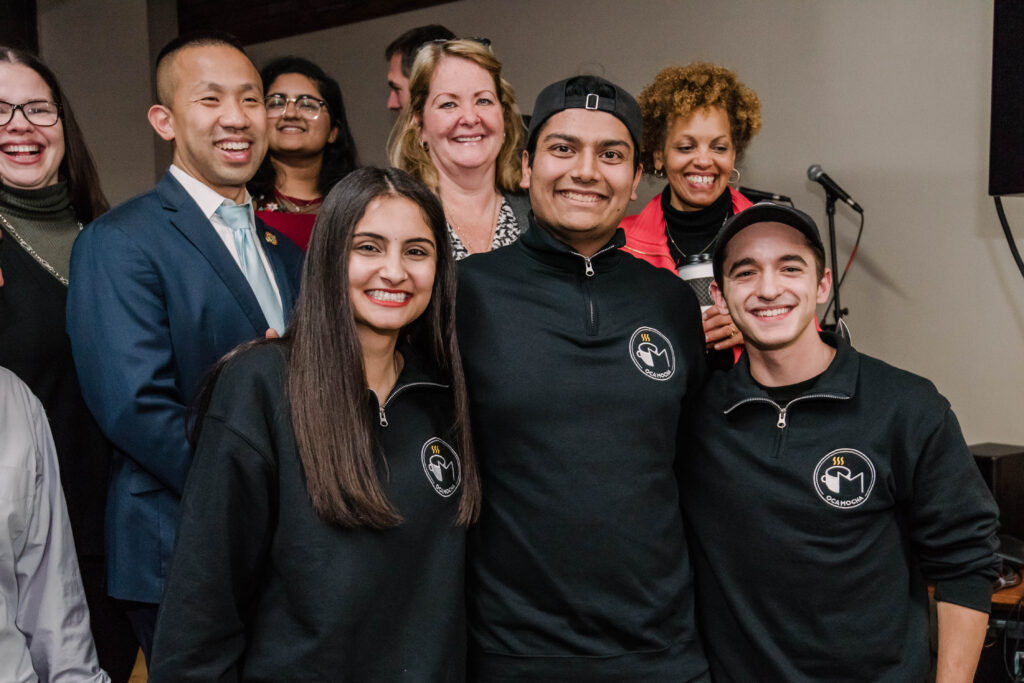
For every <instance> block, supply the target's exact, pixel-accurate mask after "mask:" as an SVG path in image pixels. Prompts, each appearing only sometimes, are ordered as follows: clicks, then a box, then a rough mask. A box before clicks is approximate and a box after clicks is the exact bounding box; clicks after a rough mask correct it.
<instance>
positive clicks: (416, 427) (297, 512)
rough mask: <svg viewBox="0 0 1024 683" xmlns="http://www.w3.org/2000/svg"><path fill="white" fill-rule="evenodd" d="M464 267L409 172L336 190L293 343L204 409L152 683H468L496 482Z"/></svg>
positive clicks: (371, 174) (274, 349)
mask: <svg viewBox="0 0 1024 683" xmlns="http://www.w3.org/2000/svg"><path fill="white" fill-rule="evenodd" d="M453 263H454V262H453V259H452V257H451V251H450V248H449V245H448V240H447V233H446V228H445V220H444V212H443V211H442V209H441V206H440V204H439V202H438V200H437V199H436V197H435V196H434V195H433V194H432V193H430V192H429V191H428V190H427V189H426V188H425V187H423V186H422V185H420V184H419V183H418V182H416V181H415V180H413V179H412V178H411V176H409V175H407V174H405V173H403V172H401V171H398V170H395V169H387V170H381V169H374V168H365V169H361V170H358V171H355V172H353V173H352V174H350V175H349V176H348V177H347V178H345V180H343V181H342V182H340V183H339V184H338V185H337V186H336V187H335V188H334V189H333V190H331V192H330V193H329V194H328V195H327V198H326V199H325V201H324V205H323V208H322V210H321V212H320V214H319V216H318V217H317V223H316V228H315V229H314V230H313V236H312V240H311V242H310V246H309V251H308V255H307V261H306V267H305V272H304V274H303V279H302V290H301V294H300V296H299V300H298V303H297V304H296V307H295V313H294V315H293V318H292V320H291V321H290V323H289V326H288V330H287V331H286V333H285V335H284V337H283V338H282V339H280V340H267V341H261V342H256V343H252V344H249V345H246V346H243V347H240V348H239V349H236V350H235V351H234V352H232V353H231V354H229V356H228V357H226V358H225V359H224V360H222V361H221V363H220V364H219V365H218V366H217V368H216V369H215V370H214V371H213V373H212V375H211V381H210V384H211V388H210V389H209V390H207V391H205V392H204V394H203V395H202V396H201V398H200V401H199V412H198V422H197V424H196V431H197V432H198V438H197V441H196V448H195V460H194V462H193V465H192V469H191V470H190V474H189V480H188V483H187V485H186V488H185V493H184V497H183V500H182V518H181V525H180V527H179V530H178V540H177V545H176V547H175V552H174V559H173V562H172V565H171V571H170V575H169V579H168V585H167V592H166V594H165V598H164V602H163V603H162V604H161V608H160V616H159V619H158V624H157V633H156V642H155V645H154V654H153V665H152V668H151V671H150V675H151V680H153V681H191V680H196V681H198V680H203V681H209V680H331V681H385V680H400V679H401V680H410V681H460V682H461V681H463V680H464V676H465V664H464V662H465V654H464V650H465V644H464V639H465V636H464V629H465V625H464V624H465V621H464V619H465V617H464V604H463V572H464V570H463V564H464V542H465V527H466V525H468V524H469V523H471V522H472V521H473V520H474V519H475V518H476V516H477V514H478V510H479V499H480V488H479V483H478V479H477V471H476V466H475V463H474V460H473V454H472V447H471V444H470V437H469V426H468V424H467V421H466V390H465V384H464V380H463V375H462V365H461V360H460V357H459V352H458V348H457V345H456V339H455V327H454V294H455V271H454V265H453Z"/></svg>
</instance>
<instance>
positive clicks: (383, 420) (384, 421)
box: [377, 406, 388, 427]
mask: <svg viewBox="0 0 1024 683" xmlns="http://www.w3.org/2000/svg"><path fill="white" fill-rule="evenodd" d="M377 410H379V411H380V426H381V427H387V426H388V418H387V415H385V414H384V406H378V407H377Z"/></svg>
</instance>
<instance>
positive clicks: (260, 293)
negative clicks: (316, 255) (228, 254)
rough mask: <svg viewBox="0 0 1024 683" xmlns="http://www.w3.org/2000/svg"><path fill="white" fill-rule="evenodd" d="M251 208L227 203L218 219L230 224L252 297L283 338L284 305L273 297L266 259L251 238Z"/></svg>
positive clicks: (223, 205)
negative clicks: (282, 308)
mask: <svg viewBox="0 0 1024 683" xmlns="http://www.w3.org/2000/svg"><path fill="white" fill-rule="evenodd" d="M249 207H250V205H249V204H245V205H242V206H238V205H237V204H228V203H224V204H221V205H220V206H218V207H217V215H218V216H220V217H221V219H222V220H223V221H224V222H225V223H227V226H228V227H229V228H231V232H232V233H233V235H234V238H235V251H237V252H238V262H239V265H240V266H241V267H242V273H243V274H244V275H245V279H246V280H248V281H249V286H250V287H252V293H253V294H255V295H256V300H257V301H259V302H260V308H261V309H262V310H263V316H264V317H265V318H266V319H267V323H268V324H269V325H270V327H273V328H274V329H275V330H277V333H278V334H284V313H283V312H282V310H281V301H280V299H278V298H277V294H275V293H274V286H273V285H272V284H270V278H269V277H268V276H267V270H266V268H264V267H263V259H261V258H260V250H259V247H257V246H256V242H255V240H253V237H252V230H250V229H249Z"/></svg>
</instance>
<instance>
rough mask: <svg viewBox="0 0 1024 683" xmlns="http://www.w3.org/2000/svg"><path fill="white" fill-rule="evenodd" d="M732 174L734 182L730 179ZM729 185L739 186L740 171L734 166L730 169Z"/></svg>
mask: <svg viewBox="0 0 1024 683" xmlns="http://www.w3.org/2000/svg"><path fill="white" fill-rule="evenodd" d="M733 173H735V174H736V179H735V180H734V179H733V177H732V174H733ZM729 184H730V185H739V184H740V169H738V168H736V167H735V166H734V167H733V169H732V173H730V174H729Z"/></svg>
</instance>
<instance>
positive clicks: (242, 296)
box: [68, 34, 302, 660]
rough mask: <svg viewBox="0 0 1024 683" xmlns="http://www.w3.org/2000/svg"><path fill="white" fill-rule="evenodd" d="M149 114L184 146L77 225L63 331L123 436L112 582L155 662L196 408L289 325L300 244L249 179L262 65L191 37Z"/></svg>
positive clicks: (92, 399) (170, 62)
mask: <svg viewBox="0 0 1024 683" xmlns="http://www.w3.org/2000/svg"><path fill="white" fill-rule="evenodd" d="M156 81H157V96H158V99H159V103H158V104H155V105H153V106H152V107H151V108H150V110H149V122H150V124H151V125H152V126H153V129H154V130H155V131H156V132H157V134H158V135H160V137H162V138H163V139H165V140H168V141H170V142H172V143H173V145H174V155H173V163H172V165H171V167H170V169H169V170H168V171H167V173H165V174H164V176H163V178H162V179H161V180H160V182H159V183H158V184H157V186H156V189H154V190H153V191H151V192H149V193H146V194H144V195H141V196H139V197H136V198H134V199H131V200H129V201H127V202H125V203H124V204H122V205H121V206H119V207H116V208H114V209H112V210H111V211H109V212H108V213H106V214H104V215H103V216H101V217H100V218H98V219H97V220H95V221H93V222H92V223H91V224H90V225H89V226H87V227H86V228H85V230H83V231H82V233H81V234H80V235H79V237H78V239H77V241H76V242H75V246H74V249H73V251H72V254H71V272H72V274H73V276H72V278H71V281H72V285H71V287H70V290H69V292H68V333H69V335H70V337H71V344H72V352H73V355H74V359H75V365H76V367H77V368H78V373H79V377H80V378H81V383H82V393H83V395H84V397H85V400H86V403H87V404H88V406H89V408H90V410H91V411H92V412H93V415H95V417H96V420H97V422H98V423H99V425H100V428H101V429H102V430H103V431H104V433H105V434H106V436H107V438H109V439H110V441H111V442H112V443H113V444H114V456H113V463H112V467H111V470H112V472H111V482H110V491H109V497H108V500H107V516H106V539H107V567H108V580H109V586H108V589H109V592H110V595H112V596H113V597H115V598H118V599H120V600H122V601H125V608H126V612H127V614H128V617H129V619H130V620H131V622H132V627H133V629H134V631H135V634H136V636H137V637H138V638H139V643H140V644H141V645H142V649H143V652H144V654H145V655H146V658H147V660H148V658H149V652H150V649H151V648H152V642H153V630H154V628H155V624H156V613H157V607H158V604H159V602H160V599H161V596H162V593H163V587H164V580H165V572H166V568H167V566H168V563H169V561H170V556H171V549H172V548H173V546H174V533H175V529H176V528H177V523H178V504H179V500H180V498H181V492H182V489H183V487H184V484H185V477H186V475H187V474H188V469H189V465H190V463H191V454H190V449H189V444H188V441H187V438H186V411H187V407H188V405H189V403H190V402H191V401H192V399H193V397H194V396H195V394H196V392H197V389H198V387H199V385H200V383H201V381H202V379H203V377H204V375H205V374H206V371H207V370H208V369H209V368H210V367H211V366H212V365H213V364H214V363H215V362H216V361H217V359H219V358H220V357H221V356H222V355H223V354H225V353H227V352H228V351H230V350H231V349H232V348H234V347H235V346H237V345H238V344H240V343H242V342H245V341H248V340H250V339H253V338H255V337H262V336H264V335H275V334H280V333H283V332H284V321H285V319H286V317H287V314H288V313H289V311H290V309H291V307H292V304H293V303H294V301H295V296H296V293H297V291H298V284H299V274H300V271H301V268H302V253H301V252H300V251H299V249H298V247H296V246H295V245H294V244H293V243H292V242H291V240H289V239H287V238H285V237H283V236H281V235H280V234H278V233H277V232H275V231H273V230H272V229H270V228H268V227H267V226H265V225H263V224H262V222H260V221H257V220H256V218H255V216H254V214H253V210H252V203H251V197H250V196H249V193H248V192H247V191H246V189H245V183H246V182H247V181H248V180H249V179H250V178H251V177H252V176H253V174H254V173H255V172H256V169H257V167H258V166H259V164H260V161H261V160H262V159H263V155H264V153H265V152H266V149H267V138H266V121H267V119H266V110H265V109H264V104H263V88H262V85H261V82H260V77H259V73H258V72H257V71H256V68H255V67H254V66H253V64H252V62H251V61H250V60H249V58H248V57H247V56H246V54H245V53H244V52H243V51H242V48H241V46H240V44H239V43H238V42H237V41H236V40H235V39H234V38H233V37H232V36H229V35H227V34H204V35H198V36H191V37H188V36H186V37H180V38H176V39H175V40H173V41H171V42H170V43H168V44H167V45H166V46H165V47H164V48H163V50H162V51H161V52H160V55H159V57H158V58H157V75H156Z"/></svg>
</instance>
